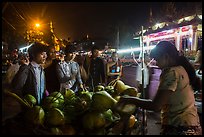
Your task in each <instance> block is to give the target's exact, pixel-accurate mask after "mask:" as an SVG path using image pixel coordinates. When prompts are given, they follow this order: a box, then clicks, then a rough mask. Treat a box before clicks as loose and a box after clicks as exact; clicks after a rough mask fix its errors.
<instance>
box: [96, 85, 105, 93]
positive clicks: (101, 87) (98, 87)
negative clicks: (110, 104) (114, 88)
mask: <svg viewBox="0 0 204 137" xmlns="http://www.w3.org/2000/svg"><path fill="white" fill-rule="evenodd" d="M104 89H105V87H104V86H103V85H97V86H95V87H94V92H98V91H103V90H104Z"/></svg>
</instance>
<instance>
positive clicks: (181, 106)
mask: <svg viewBox="0 0 204 137" xmlns="http://www.w3.org/2000/svg"><path fill="white" fill-rule="evenodd" d="M158 89H159V90H171V91H173V92H172V94H171V96H170V97H169V99H168V103H166V105H165V106H163V107H162V110H161V112H162V113H161V114H162V115H161V120H162V121H161V122H162V125H172V126H188V125H194V126H199V125H198V124H199V117H198V115H197V108H196V106H195V98H194V91H193V89H192V87H191V85H190V83H189V77H188V74H187V72H186V71H185V69H184V68H183V67H182V66H176V67H172V68H168V69H165V70H163V71H162V73H161V76H160V85H159V87H158Z"/></svg>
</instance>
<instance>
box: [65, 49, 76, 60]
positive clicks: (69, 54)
mask: <svg viewBox="0 0 204 137" xmlns="http://www.w3.org/2000/svg"><path fill="white" fill-rule="evenodd" d="M75 57H76V48H75V47H74V46H73V45H67V46H66V48H65V60H67V61H73V60H74V59H75Z"/></svg>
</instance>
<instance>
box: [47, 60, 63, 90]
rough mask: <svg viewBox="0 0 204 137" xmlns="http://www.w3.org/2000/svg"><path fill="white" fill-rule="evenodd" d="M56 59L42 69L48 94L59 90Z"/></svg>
mask: <svg viewBox="0 0 204 137" xmlns="http://www.w3.org/2000/svg"><path fill="white" fill-rule="evenodd" d="M58 62H59V60H58V59H54V60H52V63H51V64H50V65H49V66H48V67H47V68H45V69H44V71H45V78H46V89H47V91H48V92H49V93H52V92H55V91H58V92H59V90H60V82H59V80H58V77H57V72H56V66H57V63H58Z"/></svg>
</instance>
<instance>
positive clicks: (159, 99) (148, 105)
mask: <svg viewBox="0 0 204 137" xmlns="http://www.w3.org/2000/svg"><path fill="white" fill-rule="evenodd" d="M171 93H172V91H170V90H158V92H157V94H156V96H155V98H154V99H153V100H150V99H141V98H138V97H131V96H122V97H121V98H120V100H119V102H118V103H119V104H118V105H125V104H135V105H136V107H141V108H143V109H147V110H153V111H159V110H161V107H162V106H163V105H164V104H166V103H167V101H168V98H169V96H170V95H171Z"/></svg>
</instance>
